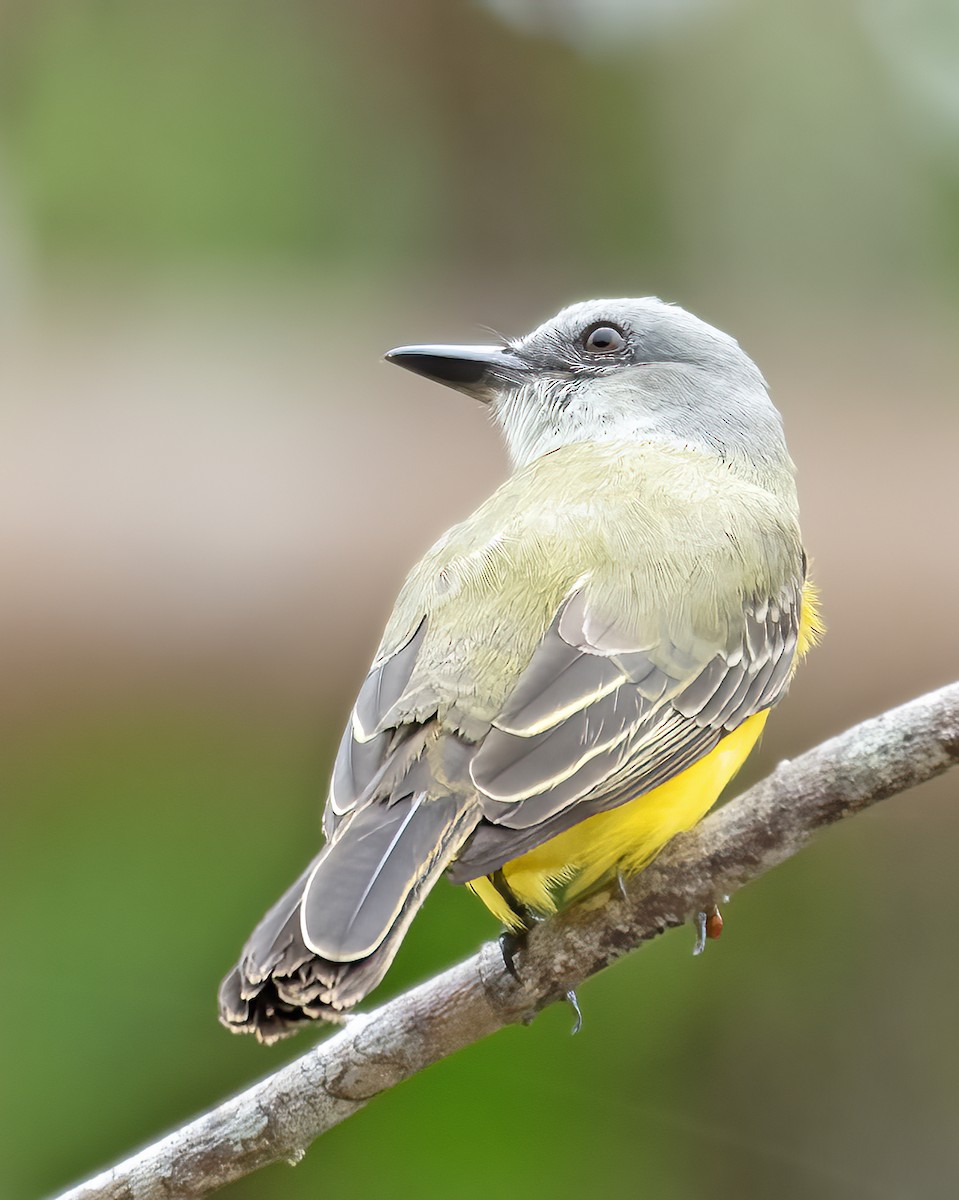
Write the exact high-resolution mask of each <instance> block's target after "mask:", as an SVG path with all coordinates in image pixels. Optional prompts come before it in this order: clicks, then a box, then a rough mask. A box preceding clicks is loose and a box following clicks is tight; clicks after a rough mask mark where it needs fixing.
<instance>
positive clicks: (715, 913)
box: [693, 904, 723, 954]
mask: <svg viewBox="0 0 959 1200" xmlns="http://www.w3.org/2000/svg"><path fill="white" fill-rule="evenodd" d="M695 925H696V943H695V945H694V946H693V954H702V952H703V951H704V950H705V949H706V939H707V938H708V939H710V940H711V941H715V940H716V938H718V937H719V935H720V934H721V933H722V931H723V914H722V913H721V912H720V911H719V909H718V908H717V907H716V905H715V904H714V905H713V906H712V907H711V908H710V909H708V910H707V911H705V912H698V913H697V914H696V916H695Z"/></svg>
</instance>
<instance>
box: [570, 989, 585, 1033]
mask: <svg viewBox="0 0 959 1200" xmlns="http://www.w3.org/2000/svg"><path fill="white" fill-rule="evenodd" d="M566 1003H567V1004H568V1005H569V1006H570V1008H572V1010H573V1013H574V1020H573V1028H572V1029H571V1030H570V1031H569V1035H570V1037H575V1036H576V1034H577V1033H579V1031H580V1030H581V1029H582V1028H583V1010H582V1009H581V1008H580V1007H579V1000H578V999H577V998H576V993H575V992H574V991H573V990H572V988H571V989H570V990H569V991H568V992H567V993H566Z"/></svg>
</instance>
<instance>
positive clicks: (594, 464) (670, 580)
mask: <svg viewBox="0 0 959 1200" xmlns="http://www.w3.org/2000/svg"><path fill="white" fill-rule="evenodd" d="M386 359H387V361H388V362H390V363H393V364H395V365H397V366H400V367H403V368H405V369H407V370H409V371H412V372H414V373H415V374H417V375H419V376H423V377H425V378H426V379H428V380H433V381H435V382H439V383H441V384H444V385H447V386H449V387H450V388H453V389H454V390H456V391H458V392H461V393H465V394H466V395H467V396H469V397H471V398H473V399H474V400H476V401H479V402H481V403H482V404H483V405H484V406H486V408H487V409H488V411H489V413H490V414H491V415H492V418H493V420H494V421H495V423H496V424H497V425H498V426H499V428H500V430H501V432H502V434H503V437H504V440H505V443H506V449H507V451H508V454H509V458H510V460H511V464H512V473H511V474H510V475H509V477H508V478H507V479H506V481H505V482H504V483H502V484H501V485H500V486H499V487H498V488H497V489H496V490H495V491H494V492H493V494H492V495H491V496H490V497H489V498H488V499H487V500H486V501H485V502H484V503H482V504H481V505H480V506H479V508H477V509H476V511H475V512H474V513H473V514H472V515H471V516H469V517H468V518H467V519H466V520H465V521H463V522H461V523H460V524H458V525H455V526H454V527H453V528H452V529H450V530H449V531H448V532H447V533H446V534H444V535H443V536H442V537H441V538H440V539H439V540H438V541H437V542H436V543H435V545H434V546H433V547H432V548H431V549H430V550H428V551H427V553H426V554H425V556H424V557H423V558H422V560H421V561H420V562H419V563H418V564H417V565H416V566H415V567H414V568H413V569H412V571H411V572H410V574H409V576H408V577H407V579H406V581H405V583H404V584H403V586H402V588H401V590H400V593H399V597H398V599H397V601H396V605H395V607H394V609H393V613H392V616H391V617H390V619H389V621H388V623H387V626H386V630H385V633H384V634H383V638H382V641H381V643H380V645H379V648H378V650H377V651H376V654H375V656H374V658H373V663H372V666H371V667H370V670H369V673H368V674H367V676H366V678H365V680H364V682H363V684H362V686H361V687H360V690H359V694H358V696H357V699H356V702H355V705H354V706H353V709H352V712H351V713H350V716H349V720H348V722H347V725H346V730H345V732H344V734H343V737H342V740H341V742H340V744H339V750H338V752H337V754H336V758H335V762H334V765H333V769H332V777H331V781H330V786H329V792H328V797H327V800H326V805H325V809H324V813H323V834H324V839H325V840H324V842H323V844H322V846H321V847H320V848H319V850H318V853H316V854H315V856H314V857H313V858H312V861H311V862H310V863H309V865H308V866H307V867H306V869H305V871H304V872H303V873H302V874H301V875H300V877H299V878H298V879H297V881H296V882H295V883H294V884H293V886H292V887H291V888H290V889H289V890H288V891H287V892H286V893H285V894H284V895H283V896H282V897H281V898H280V900H279V901H278V902H277V903H276V904H275V905H274V906H273V907H272V908H271V909H270V910H269V912H268V913H267V914H266V916H265V917H264V918H263V920H262V921H261V922H260V924H259V925H258V926H257V927H256V929H255V930H254V932H253V934H252V935H251V937H250V938H249V940H248V941H247V943H246V945H245V946H244V948H243V951H242V954H241V957H240V960H239V963H238V964H237V966H236V967H235V968H234V969H233V970H232V971H231V972H230V973H229V974H228V975H227V976H226V978H225V979H224V980H223V982H222V984H221V987H220V991H219V1008H220V1020H221V1022H222V1023H223V1024H224V1025H226V1026H227V1028H229V1029H230V1030H233V1031H234V1032H246V1033H254V1034H255V1035H256V1037H257V1038H258V1039H259V1040H260V1041H261V1042H264V1043H270V1042H273V1041H275V1040H277V1039H278V1038H281V1037H284V1036H286V1035H287V1034H290V1033H293V1032H295V1031H296V1030H297V1029H299V1028H301V1027H302V1026H303V1025H304V1024H305V1023H307V1022H310V1021H315V1020H328V1021H338V1020H343V1019H345V1018H346V1017H347V1016H348V1014H349V1012H350V1010H351V1009H353V1008H354V1006H355V1005H357V1004H358V1003H360V1002H361V1001H362V1000H363V999H364V998H365V997H366V996H367V995H368V994H369V992H370V991H372V990H373V989H374V988H375V987H376V986H377V985H378V984H379V983H380V981H381V980H382V979H383V977H384V975H385V974H386V972H387V969H388V968H389V966H390V964H391V962H392V961H393V958H394V956H395V954H396V952H397V949H398V948H399V946H400V943H401V942H402V940H403V938H404V935H405V934H406V932H407V929H408V928H409V925H410V923H411V921H412V920H413V918H414V917H415V915H416V913H417V911H418V910H419V908H420V906H421V905H422V903H423V901H424V899H425V897H426V895H427V893H428V892H429V891H430V890H431V888H432V887H433V886H434V884H436V882H437V881H438V880H439V878H440V877H441V876H443V875H444V874H445V875H446V876H448V877H449V879H451V880H452V881H453V882H454V883H463V884H465V885H466V886H467V887H468V888H470V889H471V890H472V891H473V892H474V893H475V894H476V896H477V897H478V898H479V899H480V900H481V901H482V902H483V903H484V904H485V905H486V907H487V908H488V909H489V910H490V912H491V913H492V914H493V916H494V917H495V918H497V919H498V920H499V921H500V922H501V923H502V924H503V925H504V926H505V928H506V930H507V931H512V932H513V934H519V933H521V932H522V931H523V930H525V929H528V928H529V927H530V926H531V925H532V923H533V922H534V921H536V920H540V919H545V918H548V917H549V916H550V915H551V914H553V913H554V912H556V911H557V909H558V908H559V907H563V906H566V905H568V904H569V903H571V902H572V901H574V900H576V899H577V898H579V897H582V896H585V895H588V894H590V893H591V892H595V891H597V890H598V889H600V888H602V887H603V886H605V885H607V884H609V883H610V881H620V882H621V881H622V879H623V878H624V877H625V876H628V875H631V874H633V873H635V872H637V871H640V870H642V869H643V868H644V867H645V866H647V865H648V864H649V863H650V862H651V861H652V859H653V858H654V857H655V856H656V854H657V853H658V852H659V851H660V850H661V849H662V848H663V846H664V845H665V844H666V843H667V842H668V841H669V840H670V839H671V838H672V837H673V836H675V835H676V834H677V833H679V832H680V831H682V830H685V829H689V828H690V827H692V826H693V825H695V824H696V822H697V821H699V820H700V819H701V818H702V817H703V816H704V815H705V813H706V812H707V811H708V810H709V809H710V808H711V807H712V806H713V804H714V803H715V802H716V800H717V798H718V797H719V795H720V793H721V792H722V791H723V789H724V788H725V786H726V785H727V784H728V783H729V781H730V779H731V778H732V777H733V776H734V775H735V773H736V772H737V770H738V769H739V767H740V766H741V765H742V763H743V762H744V760H745V759H746V758H747V756H748V755H749V753H750V752H751V750H752V749H753V747H754V746H755V744H756V742H757V740H758V738H759V736H760V734H761V732H762V730H763V727H764V725H765V723H766V719H767V717H768V715H769V711H770V709H771V708H772V707H773V706H774V705H775V704H777V703H778V702H779V701H780V700H781V699H782V697H783V695H784V693H785V691H786V689H787V687H788V685H789V682H790V680H791V678H792V676H793V673H794V671H795V669H796V666H797V664H798V662H799V661H800V659H801V658H802V657H803V655H804V654H805V653H806V651H807V650H808V649H809V648H810V646H812V645H813V644H814V643H815V642H816V641H817V640H818V637H819V635H820V633H821V629H822V623H821V619H820V615H819V604H818V596H817V592H816V590H815V587H814V585H813V584H812V583H811V581H810V579H809V571H808V563H807V556H806V553H805V550H804V547H803V541H802V536H801V532H800V526H799V511H798V501H797V492H796V484H795V467H794V465H793V462H792V460H791V458H790V456H789V452H788V450H787V448H786V442H785V437H784V432H783V424H782V419H781V417H780V414H779V412H778V411H777V409H776V408H775V407H774V405H773V402H772V400H771V399H770V396H769V392H768V389H767V385H766V383H765V380H764V379H763V376H762V375H761V374H760V372H759V369H758V368H757V367H756V365H755V364H754V363H753V362H752V360H751V359H750V358H749V357H748V356H747V355H746V353H745V352H744V351H743V350H742V349H741V348H740V347H739V344H738V343H737V342H736V341H735V340H734V339H733V338H732V337H730V336H729V335H727V334H725V333H723V332H721V331H720V330H718V329H716V328H714V327H713V326H711V325H709V324H707V323H706V322H704V321H702V320H700V319H699V318H697V317H695V316H694V315H692V314H691V313H689V312H687V311H686V310H684V309H683V308H681V307H679V306H677V305H673V304H669V303H665V302H663V301H661V300H659V299H657V298H655V297H645V298H639V299H614V300H590V301H585V302H582V303H576V304H572V305H570V306H568V307H566V308H564V309H562V311H560V312H559V313H558V314H557V315H556V316H554V317H552V318H551V319H550V320H548V321H546V322H545V323H543V324H541V325H540V326H539V327H537V328H536V329H534V330H533V332H531V333H529V334H527V335H525V336H523V337H519V338H513V339H510V338H503V339H501V342H500V343H498V344H492V345H479V346H473V345H464V346H457V345H414V346H402V347H400V348H398V349H395V350H392V351H390V352H389V353H388V354H387V355H386Z"/></svg>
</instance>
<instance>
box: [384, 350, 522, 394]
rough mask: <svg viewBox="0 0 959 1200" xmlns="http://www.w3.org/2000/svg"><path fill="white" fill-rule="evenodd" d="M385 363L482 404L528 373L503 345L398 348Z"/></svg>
mask: <svg viewBox="0 0 959 1200" xmlns="http://www.w3.org/2000/svg"><path fill="white" fill-rule="evenodd" d="M386 361H387V362H391V363H396V365H397V366H399V367H405V368H406V370H407V371H413V372H414V373H415V374H417V375H425V376H426V378H427V379H433V380H435V381H436V382H437V383H445V384H446V385H447V386H448V387H451V388H455V389H456V390H457V391H458V392H465V393H466V394H467V396H473V397H475V398H476V399H477V400H482V401H484V402H488V401H490V400H492V398H493V396H494V394H495V393H496V392H497V391H499V390H500V389H501V388H503V387H505V386H507V385H509V384H511V383H512V384H516V383H519V382H520V381H521V380H522V378H523V377H524V376H525V375H527V374H528V373H529V370H530V368H529V365H528V364H527V363H525V362H524V361H523V360H522V359H521V358H520V357H519V356H518V355H516V354H514V353H513V351H512V350H510V349H508V348H506V347H504V346H400V347H399V348H398V349H396V350H391V351H390V352H389V354H387V355H386Z"/></svg>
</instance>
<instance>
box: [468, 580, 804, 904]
mask: <svg viewBox="0 0 959 1200" xmlns="http://www.w3.org/2000/svg"><path fill="white" fill-rule="evenodd" d="M800 604H801V582H800V581H797V582H796V583H795V585H793V586H791V587H790V588H788V589H786V590H785V591H784V593H783V595H781V596H780V597H779V598H778V599H777V601H775V602H771V601H765V600H753V601H749V602H747V603H746V604H745V605H744V607H743V618H742V624H741V626H740V628H739V629H738V630H737V631H736V634H735V635H734V636H732V637H730V639H729V641H728V643H727V645H726V646H725V647H723V648H722V649H721V650H716V648H715V646H712V647H711V648H710V647H709V645H708V643H704V642H702V641H701V640H699V639H696V638H695V637H692V636H689V637H687V638H677V639H676V640H673V639H672V638H670V637H665V636H664V637H661V638H660V640H659V641H658V642H657V644H655V645H653V646H646V647H636V648H634V649H627V648H624V646H625V645H627V644H628V639H627V638H625V637H624V635H623V633H622V632H621V630H620V629H619V627H618V625H617V622H616V621H615V620H604V619H603V618H602V615H601V614H599V613H597V612H595V611H592V610H591V609H590V605H589V602H588V600H587V597H586V595H585V593H584V592H583V591H578V592H574V593H573V594H572V595H571V596H570V597H568V598H567V599H566V600H565V601H564V603H563V605H562V606H561V608H560V610H559V612H558V613H557V616H556V618H555V620H554V621H553V623H552V625H551V626H550V628H549V629H548V631H547V632H546V634H545V636H544V637H543V639H542V641H541V642H540V644H539V646H538V648H537V649H536V651H535V653H534V654H533V657H532V659H531V661H530V663H529V666H528V667H527V668H526V670H525V671H524V672H523V674H522V675H521V677H520V679H519V681H518V683H517V685H516V687H515V689H514V690H513V692H512V693H511V695H510V697H509V699H508V701H507V702H506V704H505V706H504V707H503V710H502V712H501V713H500V715H499V716H498V717H497V718H496V720H495V721H494V722H493V728H492V729H491V730H490V732H489V734H488V735H487V737H486V738H485V739H484V741H483V743H482V745H481V746H480V747H479V748H478V750H477V752H476V753H475V755H474V756H473V758H472V760H471V763H470V774H471V777H472V780H473V783H474V785H475V786H476V788H477V791H478V792H479V793H480V795H481V797H482V798H483V815H484V818H485V820H484V823H483V824H482V825H480V826H479V827H478V828H477V830H476V832H475V833H474V835H473V837H472V838H471V840H470V841H469V842H468V843H467V844H466V846H464V848H463V850H462V851H461V852H460V854H459V856H458V859H457V862H456V863H455V864H454V866H453V869H452V872H451V874H452V877H453V878H454V879H456V880H458V881H460V880H465V879H470V878H475V877H476V876H478V875H483V874H487V873H489V872H490V871H493V870H496V869H497V868H498V867H499V866H502V864H503V863H504V862H508V861H509V860H510V859H511V858H515V857H516V856H517V855H518V854H521V853H524V852H525V851H526V850H528V849H531V848H532V847H533V846H536V845H539V844H540V843H542V842H544V841H546V840H547V839H548V838H550V837H553V836H555V834H557V833H560V832H562V830H564V829H567V828H569V826H571V825H573V824H575V823H577V822H579V821H581V820H584V819H585V818H586V817H588V816H591V815H592V814H593V813H596V812H601V811H604V810H606V809H609V808H614V807H615V806H616V805H618V804H622V803H624V802H625V801H626V800H629V799H632V798H633V797H635V796H639V795H642V794H643V793H645V792H649V791H651V790H652V789H653V788H655V787H657V786H659V785H660V784H661V783H664V782H666V780H668V779H670V778H672V777H673V776H675V775H677V774H679V772H680V771H682V770H684V769H685V768H686V767H688V766H690V765H692V763H694V762H695V761H696V760H697V759H699V758H701V757H702V756H703V755H705V754H708V753H709V751H710V750H712V749H713V748H714V747H715V746H716V745H717V744H718V742H719V740H720V739H721V738H722V737H723V736H724V735H725V734H726V733H729V732H730V731H731V730H733V729H735V728H736V727H737V726H738V725H741V724H742V723H743V721H745V720H746V719H747V718H748V717H750V716H752V715H753V714H755V713H757V712H761V711H762V710H763V709H766V708H769V707H770V706H771V705H773V704H775V702H776V701H777V700H778V699H779V697H780V696H781V695H782V693H783V691H784V690H785V687H786V684H787V683H788V680H789V676H790V672H791V669H792V664H793V659H794V656H795V651H796V644H797V638H798V631H799V618H800ZM678 643H679V644H678Z"/></svg>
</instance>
